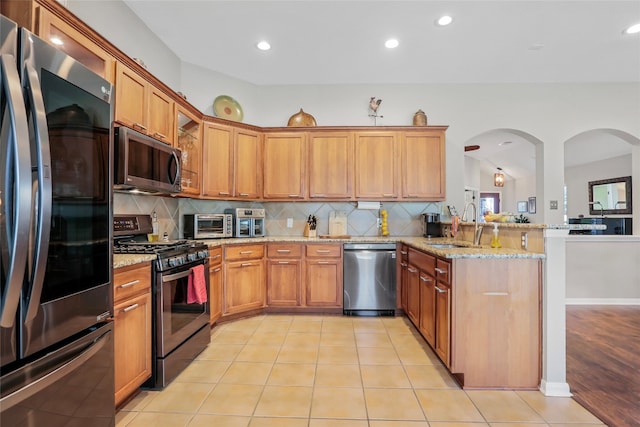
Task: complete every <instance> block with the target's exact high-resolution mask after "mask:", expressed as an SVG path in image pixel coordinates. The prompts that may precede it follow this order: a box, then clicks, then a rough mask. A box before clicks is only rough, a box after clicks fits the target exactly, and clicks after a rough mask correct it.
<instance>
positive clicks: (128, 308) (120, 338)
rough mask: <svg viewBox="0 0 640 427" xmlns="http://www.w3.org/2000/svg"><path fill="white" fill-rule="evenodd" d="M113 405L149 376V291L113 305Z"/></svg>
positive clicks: (127, 395)
mask: <svg viewBox="0 0 640 427" xmlns="http://www.w3.org/2000/svg"><path fill="white" fill-rule="evenodd" d="M114 313H115V316H114V317H115V322H114V325H115V326H114V328H115V331H114V338H115V343H114V347H115V388H116V394H115V398H116V406H117V405H119V404H121V403H122V402H123V401H124V400H125V399H126V398H127V397H129V396H130V395H131V394H132V393H133V392H134V391H135V390H136V389H137V388H138V387H140V385H142V383H144V382H145V381H146V380H147V379H148V378H149V377H151V294H150V293H146V294H144V295H140V296H138V297H135V298H131V299H127V300H125V301H122V302H121V303H118V304H117V305H116V306H115V307H114Z"/></svg>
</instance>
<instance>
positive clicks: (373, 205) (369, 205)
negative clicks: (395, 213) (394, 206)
mask: <svg viewBox="0 0 640 427" xmlns="http://www.w3.org/2000/svg"><path fill="white" fill-rule="evenodd" d="M357 209H371V210H376V211H377V210H380V202H358V206H357Z"/></svg>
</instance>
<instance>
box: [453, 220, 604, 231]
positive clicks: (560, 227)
mask: <svg viewBox="0 0 640 427" xmlns="http://www.w3.org/2000/svg"><path fill="white" fill-rule="evenodd" d="M441 224H445V225H451V221H442V222H441ZM493 224H498V228H527V229H536V228H537V229H551V230H606V229H607V226H606V225H604V224H535V223H533V224H532V223H526V222H525V223H522V222H479V223H478V225H482V226H485V227H493ZM460 225H468V226H474V225H475V222H467V221H465V222H460Z"/></svg>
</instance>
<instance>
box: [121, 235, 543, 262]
mask: <svg viewBox="0 0 640 427" xmlns="http://www.w3.org/2000/svg"><path fill="white" fill-rule="evenodd" d="M203 242H204V243H206V244H207V245H208V246H209V247H210V248H213V247H216V246H222V245H229V244H234V245H238V244H245V245H246V244H251V243H269V242H283V243H287V242H289V243H348V242H362V243H405V244H407V245H410V246H413V247H414V248H416V249H419V250H422V251H425V252H430V253H433V254H434V255H437V256H440V257H443V258H448V259H456V258H505V259H509V258H530V259H531V258H534V259H542V258H544V257H545V255H544V254H543V253H538V252H528V251H524V250H521V249H508V248H491V247H489V246H486V245H481V246H473V245H472V244H471V243H469V242H465V241H462V240H456V239H451V238H445V237H438V238H431V239H428V238H425V237H411V236H397V237H393V236H389V237H372V236H355V237H351V238H349V239H344V238H322V239H321V238H309V237H303V236H267V237H255V238H243V239H238V238H230V239H212V240H203ZM434 244H435V245H438V244H455V245H458V246H459V247H454V248H439V247H435V246H433V245H434ZM154 259H155V256H154V255H147V254H145V255H123V254H115V255H114V256H113V266H114V268H118V267H124V266H127V265H133V264H137V263H141V262H145V261H153V260H154Z"/></svg>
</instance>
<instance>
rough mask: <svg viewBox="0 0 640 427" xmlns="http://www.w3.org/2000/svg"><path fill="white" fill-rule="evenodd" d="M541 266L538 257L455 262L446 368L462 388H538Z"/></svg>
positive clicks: (539, 371) (461, 260)
mask: <svg viewBox="0 0 640 427" xmlns="http://www.w3.org/2000/svg"><path fill="white" fill-rule="evenodd" d="M541 268H542V266H541V261H540V260H538V259H477V258H475V259H474V258H465V259H456V260H454V261H453V264H452V272H453V273H452V277H451V291H450V294H451V305H452V308H453V309H452V312H451V313H452V318H451V327H452V329H451V343H452V348H451V367H450V370H451V372H452V373H453V374H454V375H456V376H457V377H458V379H459V381H460V382H461V383H462V384H463V385H464V387H465V388H512V389H518V388H520V389H537V388H538V386H539V383H540V377H541V356H540V354H541V344H540V343H541V330H542V327H541V315H540V312H541ZM438 283H440V280H439V282H438Z"/></svg>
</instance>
